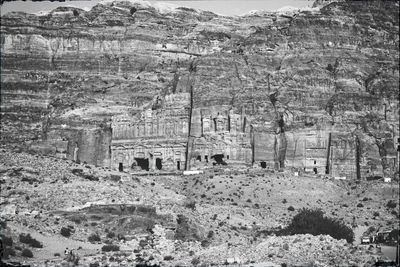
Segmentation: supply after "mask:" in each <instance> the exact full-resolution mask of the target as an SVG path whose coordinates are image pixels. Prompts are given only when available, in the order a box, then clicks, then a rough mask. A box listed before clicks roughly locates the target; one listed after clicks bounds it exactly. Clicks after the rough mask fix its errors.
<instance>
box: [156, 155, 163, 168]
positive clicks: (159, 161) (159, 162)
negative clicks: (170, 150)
mask: <svg viewBox="0 0 400 267" xmlns="http://www.w3.org/2000/svg"><path fill="white" fill-rule="evenodd" d="M156 167H157V170H161V169H162V159H160V158H156Z"/></svg>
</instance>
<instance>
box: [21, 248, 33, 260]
mask: <svg viewBox="0 0 400 267" xmlns="http://www.w3.org/2000/svg"><path fill="white" fill-rule="evenodd" d="M21 256H22V257H27V258H33V253H32V251H31V250H30V249H28V248H24V250H22V252H21Z"/></svg>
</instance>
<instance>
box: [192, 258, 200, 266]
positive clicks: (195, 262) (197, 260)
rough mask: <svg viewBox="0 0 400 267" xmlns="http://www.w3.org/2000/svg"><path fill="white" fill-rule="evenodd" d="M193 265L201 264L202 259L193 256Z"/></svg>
mask: <svg viewBox="0 0 400 267" xmlns="http://www.w3.org/2000/svg"><path fill="white" fill-rule="evenodd" d="M190 263H191V264H192V265H193V266H197V265H199V264H200V259H199V258H193V259H192V260H191V262H190Z"/></svg>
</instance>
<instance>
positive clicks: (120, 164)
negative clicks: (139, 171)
mask: <svg viewBox="0 0 400 267" xmlns="http://www.w3.org/2000/svg"><path fill="white" fill-rule="evenodd" d="M118 170H119V171H120V172H123V171H124V165H123V164H122V162H120V163H119V164H118Z"/></svg>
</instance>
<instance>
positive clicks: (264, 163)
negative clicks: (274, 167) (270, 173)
mask: <svg viewBox="0 0 400 267" xmlns="http://www.w3.org/2000/svg"><path fill="white" fill-rule="evenodd" d="M261 168H263V169H265V168H267V163H266V162H265V161H261Z"/></svg>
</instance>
